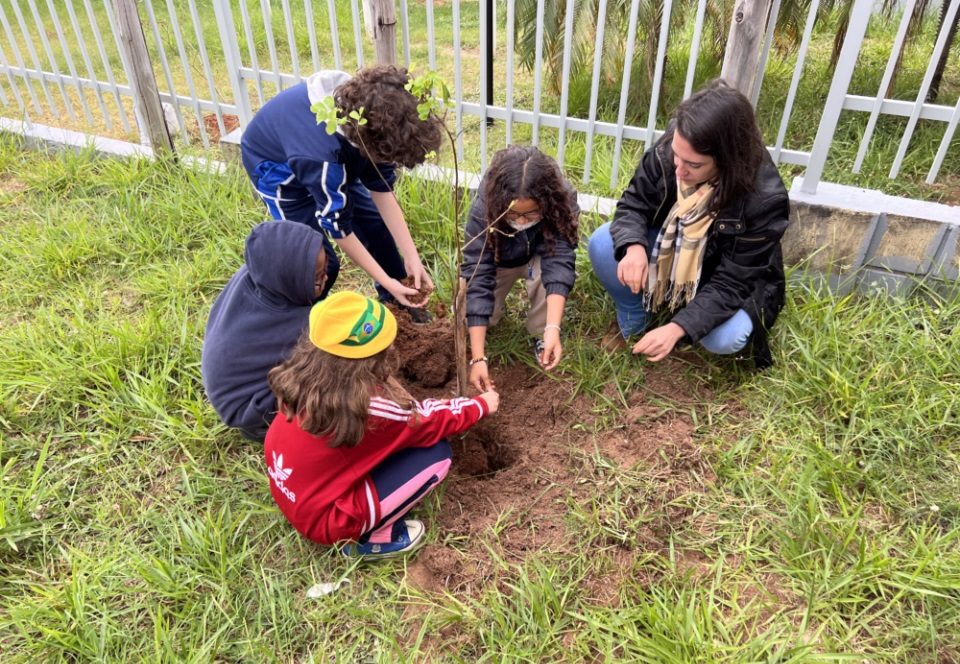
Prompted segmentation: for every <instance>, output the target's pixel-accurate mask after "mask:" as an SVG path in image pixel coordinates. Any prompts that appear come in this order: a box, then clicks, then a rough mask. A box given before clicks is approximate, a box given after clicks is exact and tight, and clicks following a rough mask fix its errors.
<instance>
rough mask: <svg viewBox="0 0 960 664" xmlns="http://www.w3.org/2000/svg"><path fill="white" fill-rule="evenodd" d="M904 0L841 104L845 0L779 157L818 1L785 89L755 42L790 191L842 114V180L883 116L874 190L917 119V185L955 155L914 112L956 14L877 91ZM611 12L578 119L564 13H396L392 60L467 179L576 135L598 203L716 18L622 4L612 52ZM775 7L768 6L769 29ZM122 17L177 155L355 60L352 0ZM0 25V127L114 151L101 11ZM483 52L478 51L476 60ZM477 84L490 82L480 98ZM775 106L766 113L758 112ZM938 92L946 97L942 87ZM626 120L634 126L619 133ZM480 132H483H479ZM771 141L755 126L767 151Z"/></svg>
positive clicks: (116, 97) (854, 51) (20, 5)
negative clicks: (852, 144)
mask: <svg viewBox="0 0 960 664" xmlns="http://www.w3.org/2000/svg"><path fill="white" fill-rule="evenodd" d="M524 2H527V4H523V3H524ZM916 2H917V0H906V1H905V2H904V3H903V4H904V11H903V12H902V14H900V15H898V16H897V20H898V21H899V24H898V28H897V31H896V34H895V37H894V39H893V42H892V44H890V46H889V56H888V58H887V64H886V67H885V69H884V72H883V75H882V78H881V80H880V83H879V86H878V87H877V88H876V92H875V93H874V94H872V95H870V94H854V93H852V92H851V80H852V79H853V77H854V73H855V71H856V69H857V67H858V57H859V56H860V53H861V48H862V46H863V44H864V43H865V39H866V37H867V33H868V26H870V25H871V17H873V16H875V10H876V7H875V6H874V5H875V0H854V1H853V2H852V6H851V9H850V18H849V24H848V27H847V34H846V40H845V42H844V46H843V48H842V50H841V51H840V54H839V59H838V60H837V63H836V67H835V69H834V71H833V72H832V77H831V78H830V82H829V89H828V91H827V94H826V96H825V98H824V101H823V103H822V105H820V106H819V108H820V112H819V119H818V120H817V122H818V130H817V131H816V135H815V137H814V138H813V139H812V141H810V142H807V144H794V143H791V138H790V129H791V126H792V125H791V121H792V120H793V119H794V118H793V111H794V108H795V106H796V103H797V97H798V94H801V81H802V80H803V78H804V76H805V75H807V72H808V71H809V70H810V69H811V67H812V66H813V64H814V63H816V62H817V58H822V55H814V54H811V50H810V49H811V37H812V35H813V34H814V28H815V26H817V25H818V24H817V21H818V16H819V14H820V4H821V3H820V0H807V4H808V8H807V10H806V16H805V21H804V25H803V31H802V36H801V38H800V40H799V44H798V45H797V47H796V48H795V49H794V51H792V53H794V54H795V55H790V56H789V57H790V58H792V59H793V65H792V74H791V75H790V81H789V86H788V87H787V88H786V90H785V91H783V90H778V91H771V90H769V89H768V88H769V86H768V85H765V84H764V76H763V72H769V71H770V69H771V67H773V66H774V65H780V66H782V62H780V61H782V60H783V59H784V57H785V56H783V55H782V54H781V51H777V50H776V49H775V48H774V31H773V30H767V38H766V40H765V42H764V43H763V52H762V55H761V61H762V66H761V68H760V71H761V76H760V77H759V78H758V80H757V83H756V85H755V88H754V91H753V97H754V100H755V101H756V102H757V103H759V104H766V105H767V106H768V107H772V106H779V108H780V110H779V122H777V123H775V124H776V126H777V129H776V135H775V137H774V138H773V142H772V144H771V145H770V146H769V149H770V151H771V153H772V155H773V156H774V158H775V159H776V160H777V161H778V162H786V163H789V164H797V165H800V166H803V167H805V169H806V171H805V175H804V178H803V185H802V188H803V190H804V191H807V192H814V191H815V190H816V188H817V185H818V184H819V182H820V181H821V178H822V176H823V172H824V168H825V165H826V164H827V160H828V158H829V156H830V154H831V149H832V148H833V145H834V141H835V139H836V132H837V127H838V123H839V122H840V118H841V115H842V113H843V112H844V111H852V112H856V113H859V114H862V115H863V116H864V117H867V118H868V120H867V123H866V128H865V130H864V131H863V132H862V134H861V137H860V141H859V146H858V151H857V156H856V160H855V163H854V164H853V170H854V172H856V171H858V170H859V169H860V168H861V167H862V165H863V163H864V159H865V158H866V157H867V155H868V150H869V149H871V147H873V146H872V145H871V144H872V143H875V141H873V140H872V139H873V138H874V134H875V132H876V131H877V127H878V123H879V122H882V118H884V117H887V118H890V117H892V118H901V119H904V118H905V119H906V124H905V126H904V127H903V129H902V131H901V132H900V138H899V145H898V149H897V151H896V155H895V158H894V159H893V160H892V161H891V163H890V170H889V177H890V178H896V177H898V176H899V175H900V172H901V169H902V167H903V163H904V159H905V156H906V155H907V152H908V148H909V146H910V143H911V140H912V139H913V136H914V134H915V131H916V129H917V127H918V124H919V123H920V122H921V121H934V122H935V123H936V124H937V125H938V126H939V125H940V124H942V127H943V133H942V140H941V141H940V145H939V148H938V149H937V151H936V154H935V156H934V157H933V160H932V162H931V163H930V165H929V169H928V171H927V175H926V181H927V182H928V183H933V182H934V181H935V180H936V179H937V177H938V175H940V174H941V170H942V168H943V165H944V162H945V160H946V159H947V155H948V152H949V151H950V150H953V151H954V152H955V151H956V149H957V147H956V141H955V140H954V136H955V133H956V129H957V124H958V120H960V98H954V99H950V98H948V99H947V100H946V103H945V102H944V100H943V99H941V100H940V101H939V102H937V103H929V102H926V101H925V98H926V96H927V93H928V90H929V88H930V85H931V80H932V78H933V73H934V69H935V66H936V63H937V62H938V61H939V60H940V56H941V54H942V53H944V50H945V49H947V48H948V47H949V46H948V36H949V34H948V33H949V28H950V26H951V25H952V24H953V21H954V19H955V17H956V14H957V12H958V11H960V0H944V2H945V3H946V20H945V21H943V25H942V28H941V29H940V30H939V33H938V34H937V35H936V39H935V41H934V43H933V44H932V45H926V46H922V47H921V48H922V49H926V50H927V52H928V53H929V55H928V56H925V57H926V58H927V62H928V64H927V67H926V70H925V72H924V76H923V80H922V82H921V84H920V86H919V90H917V93H916V96H915V98H913V99H902V98H896V97H893V96H889V95H888V94H887V92H886V91H887V90H888V87H889V85H890V83H891V81H892V79H893V77H894V75H895V72H896V71H897V65H898V62H899V60H900V57H901V54H902V53H903V52H904V48H905V44H906V36H907V25H908V21H909V18H910V15H911V12H912V10H913V8H914V6H915V5H916ZM530 3H534V4H530ZM613 4H614V3H608V1H607V0H596V2H595V5H593V6H595V8H596V10H595V13H594V14H593V18H592V26H593V28H592V33H591V34H589V37H592V41H593V48H592V66H590V73H589V75H588V74H586V73H584V74H583V76H582V77H581V78H583V79H584V80H586V78H584V77H587V78H589V80H590V86H589V93H588V94H589V96H588V98H587V103H584V104H582V105H583V106H584V107H585V109H586V111H585V112H577V113H574V112H571V98H570V94H571V89H572V84H571V77H572V75H573V74H572V72H571V67H572V63H573V61H574V59H575V58H574V54H575V53H574V52H575V50H576V44H575V42H576V37H577V34H578V33H575V31H582V26H580V25H578V24H575V15H577V12H576V9H577V6H578V5H577V2H575V0H563V1H562V2H561V1H560V0H519V2H518V1H517V0H496V2H490V3H488V2H486V1H485V0H480V1H479V2H476V1H474V2H466V1H464V0H399V1H398V22H399V25H398V28H399V34H400V37H401V43H400V45H399V46H398V49H397V50H398V56H399V58H398V59H399V61H400V64H406V65H408V66H411V67H412V68H413V69H416V70H423V69H425V68H428V67H429V68H431V69H439V70H441V71H443V72H450V74H451V76H452V79H453V86H452V87H453V91H454V97H455V102H456V105H455V109H454V114H453V116H454V119H453V121H454V122H455V123H456V128H457V131H458V136H459V140H460V143H461V149H462V148H463V141H464V135H465V133H466V135H467V136H468V139H469V140H470V141H472V142H473V143H474V144H476V155H477V165H478V166H480V167H481V168H483V166H484V165H485V162H486V159H487V155H488V152H489V151H490V150H492V149H496V148H499V147H500V146H501V145H502V144H504V143H509V142H511V141H515V140H522V141H526V140H529V141H531V142H532V143H534V144H539V143H543V144H544V146H545V149H547V150H549V151H552V152H553V153H554V154H555V155H556V156H557V157H558V160H560V161H561V163H566V165H567V167H568V168H570V166H571V163H572V157H571V154H570V152H569V150H570V145H571V140H574V139H573V138H571V137H576V140H578V141H580V143H578V148H577V152H578V156H580V155H581V153H582V160H579V159H578V163H577V164H576V168H577V170H579V171H580V172H579V174H580V175H581V177H582V178H583V179H584V181H587V180H589V179H590V178H591V175H592V172H593V171H594V170H595V169H596V168H597V164H598V159H599V158H598V157H597V144H598V142H601V141H603V142H605V145H606V150H607V151H606V152H604V153H603V161H604V168H605V170H604V174H606V172H607V170H609V185H610V188H611V192H613V188H614V187H615V185H616V182H617V179H618V177H619V176H620V170H621V169H620V161H621V158H622V157H623V155H624V150H625V146H626V145H630V146H632V148H634V149H637V148H639V147H644V146H647V145H649V144H650V143H651V142H652V141H653V140H655V138H656V137H657V136H659V133H660V131H662V123H663V122H664V120H665V117H666V112H667V111H669V110H670V109H667V108H665V105H666V103H665V97H667V96H671V95H672V98H673V99H674V100H678V99H680V98H683V97H686V96H688V95H689V94H690V93H691V91H692V90H693V89H694V85H695V82H697V81H698V71H700V70H703V69H704V67H705V65H704V62H705V61H709V56H707V55H705V53H704V49H705V48H707V47H708V45H706V44H705V41H704V35H705V32H706V31H707V30H708V28H709V26H708V17H709V16H716V15H717V10H718V6H719V8H720V10H721V11H722V10H723V7H724V6H726V5H727V4H728V3H725V2H711V1H710V0H676V1H674V0H662V4H661V11H660V18H659V24H658V25H646V24H644V25H639V36H638V23H639V22H640V19H639V18H638V16H639V12H640V10H641V5H642V4H649V3H641V2H640V0H631V2H630V3H629V10H627V12H626V14H625V15H623V16H621V19H624V20H625V22H626V30H625V35H624V36H625V37H626V41H625V43H623V42H620V43H617V44H614V45H613V47H612V48H613V53H612V55H611V44H610V42H611V38H610V35H609V34H607V35H605V30H608V29H609V28H608V24H609V16H610V12H612V11H614V9H615V8H614V7H613ZM785 4H786V3H785V2H781V0H775V1H774V3H773V8H772V12H771V16H770V19H769V25H770V26H772V25H774V24H775V22H776V20H777V16H778V13H779V12H780V10H781V5H785ZM801 4H802V3H801ZM534 5H535V8H534ZM491 7H492V8H493V9H494V11H493V14H494V15H491ZM138 9H139V14H140V19H141V22H142V25H143V31H144V33H145V36H146V38H147V42H148V44H149V47H150V51H151V57H152V59H153V60H154V64H155V66H154V70H155V74H156V79H157V84H158V88H159V92H160V97H161V100H162V101H164V102H166V104H167V105H168V110H169V118H168V120H169V121H170V125H171V126H172V127H173V128H174V129H175V132H176V134H177V135H178V137H179V139H180V141H181V142H182V144H184V145H186V144H195V145H198V146H199V145H202V146H203V147H204V148H208V147H210V146H211V145H212V144H213V143H214V142H215V141H216V140H218V139H219V137H220V136H222V135H223V134H225V133H227V132H228V131H230V130H231V129H232V128H233V126H234V122H238V123H239V125H240V126H241V127H242V126H243V125H244V124H245V123H246V122H248V121H249V119H250V117H251V116H252V114H253V113H254V112H255V109H256V108H257V107H258V106H259V105H261V104H262V103H263V102H264V101H265V100H266V99H268V98H269V97H271V96H272V95H274V94H276V93H277V92H278V91H279V90H281V89H283V88H284V87H287V86H289V85H292V84H295V83H297V82H298V81H300V80H301V79H302V77H304V76H306V75H308V74H309V73H311V72H312V71H314V70H317V69H320V68H337V69H346V70H351V69H354V68H356V67H358V66H363V65H364V64H371V62H372V53H373V48H372V45H371V44H370V42H369V39H368V38H366V37H365V34H364V22H365V19H364V18H363V17H364V14H365V12H364V8H363V7H362V6H361V2H360V0H209V1H207V2H205V1H204V0H140V1H139V3H138ZM519 9H525V10H526V11H530V10H534V11H535V14H534V15H535V22H534V24H533V26H532V27H531V26H529V25H517V20H516V19H517V16H518V10H519ZM581 9H582V8H581ZM681 13H685V14H684V15H685V16H687V17H688V18H687V20H686V21H685V22H684V28H683V29H677V24H676V18H677V16H679V15H680V14H681ZM547 15H549V16H551V17H553V18H554V19H556V21H555V23H554V25H555V27H556V25H559V23H557V22H558V21H560V20H561V18H562V27H563V30H562V34H560V35H555V36H554V37H555V38H554V40H553V41H552V42H551V41H550V35H548V34H547V28H546V26H547V21H546V17H547ZM578 20H579V19H578ZM643 22H644V23H647V19H646V18H644V20H643ZM876 22H877V21H876V18H874V24H875V23H876ZM485 26H494V28H493V30H494V32H495V34H493V35H491V36H492V37H493V39H491V40H488V39H487V38H486V37H487V35H486V32H485V29H484V28H485ZM819 27H820V28H821V29H822V26H819ZM0 28H2V35H3V38H2V39H0V116H5V117H6V118H7V119H8V120H10V119H16V120H20V121H22V122H24V123H26V124H31V123H39V124H46V125H52V126H59V127H69V128H74V129H80V130H84V131H88V132H90V133H94V134H100V135H113V136H119V137H127V138H129V137H130V135H131V134H132V133H133V132H135V131H136V127H137V122H136V115H137V109H136V108H135V105H134V102H133V95H132V88H131V85H130V78H129V75H128V72H129V71H130V68H129V63H128V62H127V61H126V57H125V54H124V49H123V48H122V47H121V43H120V41H119V37H118V30H117V24H116V15H115V12H114V7H113V6H112V4H111V0H107V1H103V0H101V1H98V2H95V1H94V0H0ZM580 36H581V37H582V34H580ZM519 37H523V39H526V40H527V46H528V47H529V46H530V38H531V37H532V49H533V51H532V57H533V61H534V62H535V63H538V64H537V66H534V67H532V68H530V70H527V69H524V68H522V67H520V64H519V60H520V56H519V51H518V38H519ZM651 40H655V42H656V57H655V58H654V59H653V60H652V62H653V68H652V72H649V73H650V74H652V76H648V77H645V80H639V79H640V78H644V77H637V76H636V75H635V71H636V67H637V65H636V62H637V57H638V55H637V54H638V48H639V47H640V46H641V45H642V46H644V47H645V48H648V49H649V48H651V44H652V43H653V42H652V41H651ZM587 41H589V39H588V40H587ZM614 41H616V40H614ZM641 41H642V42H643V43H642V44H641ZM491 42H492V43H494V44H495V47H494V49H493V50H491ZM551 44H553V46H551ZM557 44H562V46H561V47H557V46H556V45H557ZM551 48H552V49H553V50H552V51H551V52H550V53H549V54H548V53H547V51H548V50H550V49H551ZM618 49H619V50H618ZM651 53H652V50H651ZM677 53H680V54H685V55H686V62H685V63H684V64H682V68H683V74H682V76H681V75H677V68H678V67H680V66H681V65H678V64H677V62H676V57H677V56H676V54H677ZM668 56H671V57H672V59H670V58H668ZM548 58H553V59H554V61H555V64H557V66H558V68H559V70H560V72H561V76H560V81H561V82H560V86H559V98H557V94H556V93H557V90H556V89H555V88H554V89H550V88H549V86H547V85H546V83H545V80H544V77H545V73H546V71H547V68H546V66H545V65H544V63H545V62H546V61H547V59H548ZM620 58H622V63H623V65H622V67H621V69H620V71H621V72H622V74H621V76H620V78H619V80H617V81H613V82H612V83H611V82H610V81H609V80H607V84H609V85H614V86H616V85H618V86H619V96H618V97H617V98H616V104H613V103H612V102H610V103H607V104H606V106H607V107H606V108H601V103H600V87H601V83H602V82H603V81H604V80H606V79H609V78H610V77H609V76H608V75H606V74H605V69H604V68H605V66H606V65H607V64H609V62H611V61H619V59H620ZM491 65H492V66H493V69H492V70H491V69H489V67H490V66H491ZM669 67H674V74H675V75H674V76H673V77H672V79H671V80H673V81H674V83H673V85H674V86H675V87H677V88H678V89H676V90H674V89H672V88H669V87H667V84H666V81H667V76H666V74H667V70H668V68H669ZM698 68H699V69H698ZM488 74H491V75H492V78H493V81H494V89H493V91H492V96H491V91H490V90H489V89H488V85H487V81H488ZM605 76H606V79H605ZM701 78H702V76H701ZM531 79H532V80H531ZM681 81H682V83H681ZM679 88H682V90H680V89H679ZM584 94H586V93H585V92H584ZM775 95H776V96H777V102H778V103H776V104H774V103H772V102H769V99H773V98H774V96H775ZM765 96H769V99H765ZM780 96H782V97H783V103H782V105H779V98H780ZM952 96H953V97H960V94H958V93H957V92H956V91H954V92H953V93H952ZM638 98H642V99H643V100H645V101H646V102H647V107H646V108H645V109H642V111H641V112H638V111H637V110H636V108H635V106H636V104H637V99H638ZM768 102H769V103H768ZM951 104H952V105H951ZM628 111H631V112H630V113H628ZM628 115H630V116H632V117H635V118H636V117H640V118H641V120H643V122H641V123H637V122H632V123H631V122H630V121H628ZM658 121H659V122H660V123H661V126H659V127H658ZM491 122H495V123H496V126H495V127H491V126H490V123H491ZM771 133H772V132H771V131H770V129H769V128H768V140H769V139H770V138H771ZM140 136H141V137H142V136H143V134H142V132H141V134H140ZM141 140H143V139H142V138H141ZM884 140H888V139H884ZM954 161H955V157H954ZM632 166H633V165H632V164H630V165H629V166H627V167H626V168H628V169H629V168H632Z"/></svg>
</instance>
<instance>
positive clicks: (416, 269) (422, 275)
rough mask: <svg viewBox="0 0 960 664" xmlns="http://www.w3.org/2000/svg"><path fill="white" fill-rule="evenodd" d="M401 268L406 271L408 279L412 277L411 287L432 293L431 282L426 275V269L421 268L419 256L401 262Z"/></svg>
mask: <svg viewBox="0 0 960 664" xmlns="http://www.w3.org/2000/svg"><path fill="white" fill-rule="evenodd" d="M403 267H404V269H405V270H406V271H407V276H408V277H413V287H414V288H416V289H417V290H420V291H427V292H429V291H432V290H433V280H432V279H431V278H430V275H429V274H427V269H426V268H425V267H423V263H421V262H420V257H419V256H414V257H413V258H411V259H407V260H404V261H403Z"/></svg>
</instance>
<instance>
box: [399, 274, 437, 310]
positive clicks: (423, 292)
mask: <svg viewBox="0 0 960 664" xmlns="http://www.w3.org/2000/svg"><path fill="white" fill-rule="evenodd" d="M400 283H401V285H403V286H406V287H407V288H416V286H414V285H413V277H404V278H403V279H401V280H400ZM432 292H433V288H431V287H429V286H427V284H420V290H419V291H418V293H417V294H416V295H408V296H407V300H409V301H410V304H422V303H423V302H426V301H427V298H428V297H430V293H432Z"/></svg>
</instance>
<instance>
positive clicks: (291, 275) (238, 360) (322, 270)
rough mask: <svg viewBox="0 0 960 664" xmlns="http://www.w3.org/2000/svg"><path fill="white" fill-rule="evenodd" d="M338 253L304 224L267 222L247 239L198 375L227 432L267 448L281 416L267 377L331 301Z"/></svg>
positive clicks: (217, 306)
mask: <svg viewBox="0 0 960 664" xmlns="http://www.w3.org/2000/svg"><path fill="white" fill-rule="evenodd" d="M328 251H329V252H330V254H332V249H331V248H330V246H329V244H327V243H324V241H323V235H321V233H319V232H318V231H315V230H313V229H312V228H310V227H309V226H306V225H304V224H293V223H287V222H276V221H268V222H264V223H262V224H259V225H258V226H255V227H254V228H253V230H252V231H251V232H250V235H249V236H248V237H247V243H246V249H245V251H244V258H245V260H246V263H245V264H244V265H242V266H241V267H240V269H239V270H237V272H236V273H235V274H234V275H233V277H231V279H230V281H228V282H227V285H226V286H225V287H224V289H223V292H221V293H220V295H219V296H218V297H217V299H216V301H215V302H214V303H213V308H212V309H211V310H210V318H209V320H208V321H207V330H206V334H205V335H204V339H203V354H202V356H201V362H200V371H201V373H202V374H203V386H204V389H205V390H206V392H207V398H209V399H210V403H211V404H213V407H214V409H215V410H216V411H217V414H218V415H219V416H220V419H221V420H223V422H224V424H226V425H227V426H231V427H236V428H237V429H239V430H240V432H241V433H242V434H243V435H244V436H246V437H247V438H250V439H252V440H259V441H262V440H263V438H264V436H265V435H266V433H267V427H268V426H269V424H270V421H271V420H272V419H273V415H274V413H275V412H276V410H277V405H276V399H275V398H274V396H273V392H272V391H271V390H270V386H269V385H268V384H267V373H268V372H269V371H270V369H272V368H273V367H275V366H277V365H278V364H280V363H281V362H283V360H285V359H286V358H287V355H288V354H289V352H290V350H291V349H292V348H293V347H294V345H295V344H296V342H297V340H298V339H299V338H300V335H301V334H302V333H303V331H304V330H305V329H307V323H308V319H309V316H310V308H311V307H312V306H313V304H314V303H315V302H317V301H318V300H320V299H323V298H324V297H326V294H327V292H328V291H329V290H330V286H332V285H333V279H331V278H328V268H329V266H330V264H331V259H330V254H328Z"/></svg>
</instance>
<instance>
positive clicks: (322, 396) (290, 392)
mask: <svg viewBox="0 0 960 664" xmlns="http://www.w3.org/2000/svg"><path fill="white" fill-rule="evenodd" d="M396 370H397V359H396V357H395V355H394V353H393V350H392V347H391V348H388V349H387V350H385V351H383V352H380V353H377V354H376V355H374V356H372V357H364V358H360V359H350V358H345V357H338V356H336V355H331V354H330V353H327V352H325V351H322V350H320V349H319V348H317V347H316V346H314V345H313V342H312V341H310V337H309V335H308V334H306V333H305V334H303V335H302V336H301V337H300V340H299V341H298V342H297V345H296V346H294V348H293V351H292V352H291V354H290V358H289V359H287V360H286V361H285V362H284V363H283V364H281V365H280V366H277V367H274V368H273V369H271V370H270V373H269V374H267V382H268V383H270V389H271V390H273V393H274V394H275V395H276V397H277V410H279V411H280V412H281V413H283V415H284V417H286V418H287V421H290V420H292V419H293V418H294V417H296V418H298V419H299V420H300V421H299V425H300V428H301V429H303V430H304V431H306V432H307V433H309V434H311V435H314V436H318V437H325V436H328V437H329V438H330V440H329V442H328V446H329V447H339V446H340V445H346V446H347V447H354V446H355V445H356V444H357V443H359V442H360V441H361V440H363V436H364V434H365V433H366V426H367V418H368V411H369V408H370V397H372V396H375V395H379V396H383V397H386V398H388V399H390V400H392V401H396V402H397V403H399V404H400V405H401V406H402V407H403V408H413V406H414V403H413V397H411V396H410V393H409V392H407V391H406V390H405V389H404V388H403V386H401V385H400V383H398V382H397V380H396V378H394V375H395V374H396Z"/></svg>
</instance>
